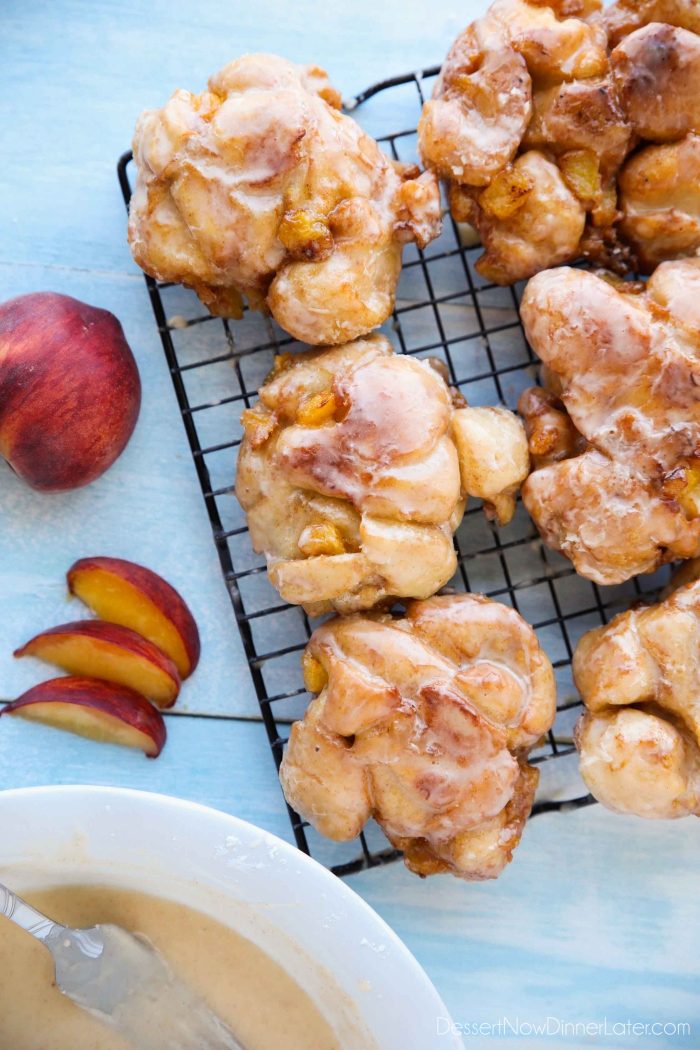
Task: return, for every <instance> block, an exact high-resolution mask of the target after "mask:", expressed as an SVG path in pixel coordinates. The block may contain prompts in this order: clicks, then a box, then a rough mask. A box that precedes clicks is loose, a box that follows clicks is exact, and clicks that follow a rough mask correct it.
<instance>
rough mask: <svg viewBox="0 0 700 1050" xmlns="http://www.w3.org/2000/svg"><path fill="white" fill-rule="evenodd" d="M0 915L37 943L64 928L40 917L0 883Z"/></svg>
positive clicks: (33, 909)
mask: <svg viewBox="0 0 700 1050" xmlns="http://www.w3.org/2000/svg"><path fill="white" fill-rule="evenodd" d="M0 915H6V916H7V918H8V919H11V920H12V922H16V923H17V925H18V926H21V927H22V929H23V930H26V931H27V933H31V935H32V937H36V939H37V940H38V941H45V940H46V938H47V937H49V936H50V934H52V933H53V932H54V931H56V932H57V933H58V932H60V931H61V930H63V929H64V928H65V927H63V926H61V925H60V924H59V923H57V922H53V920H51V919H48V918H47V917H46V916H45V915H42V913H41V912H40V911H37V910H36V908H32V906H31V904H27V902H26V901H25V900H22V898H21V897H18V896H17V894H16V893H13V892H12V890H11V889H8V887H7V886H4V885H3V884H2V883H1V882H0Z"/></svg>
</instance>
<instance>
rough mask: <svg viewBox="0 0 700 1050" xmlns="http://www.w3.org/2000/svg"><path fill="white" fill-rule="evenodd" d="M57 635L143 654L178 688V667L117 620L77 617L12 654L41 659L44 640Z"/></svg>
mask: <svg viewBox="0 0 700 1050" xmlns="http://www.w3.org/2000/svg"><path fill="white" fill-rule="evenodd" d="M57 635H58V636H63V637H64V638H67V639H69V638H75V637H77V636H82V637H84V638H94V639H95V640H96V641H97V642H98V643H100V642H101V643H103V644H104V645H108V646H112V647H114V648H117V649H123V650H124V652H125V653H129V654H131V655H133V656H138V657H141V658H142V659H144V660H147V661H148V662H149V663H151V664H153V665H154V667H157V668H158V669H159V670H160V671H162V672H163V674H165V675H167V676H168V677H170V678H171V679H172V681H173V685H174V687H175V691H176V693H177V690H178V689H179V686H180V675H179V674H178V671H177V667H176V666H175V664H174V663H173V661H172V660H171V659H170V657H169V656H168V655H167V654H166V653H164V652H163V650H162V649H159V648H158V646H157V645H154V644H153V642H149V641H148V639H147V638H142V637H141V635H140V634H137V632H136V631H132V630H131V629H130V628H129V627H121V626H120V625H119V624H116V623H107V622H106V621H105V620H75V621H74V622H72V623H62V624H60V625H59V626H58V627H51V628H49V630H47V631H42V632H41V633H40V634H36V635H35V636H34V637H33V638H30V639H29V641H28V642H25V644H24V645H23V646H21V647H20V648H19V649H15V651H14V653H13V656H17V657H21V656H36V657H37V658H38V659H39V660H42V659H43V656H42V651H41V648H42V647H41V643H42V641H43V639H44V638H51V637H56V636H57ZM175 699H176V696H174V697H173V699H172V703H171V704H170V705H169V706H171V707H172V704H174V703H175ZM161 706H162V705H161Z"/></svg>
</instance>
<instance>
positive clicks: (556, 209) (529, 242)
mask: <svg viewBox="0 0 700 1050" xmlns="http://www.w3.org/2000/svg"><path fill="white" fill-rule="evenodd" d="M608 56H609V52H608V45H607V34H606V30H605V27H604V24H603V20H602V15H601V4H600V2H599V0H573V2H570V3H557V2H554V0H553V2H550V3H547V2H544V3H529V2H527V0H495V2H494V3H493V4H492V5H491V7H490V8H489V9H488V11H487V12H486V14H485V15H484V16H483V17H482V18H480V19H477V20H476V21H475V22H473V23H472V24H471V25H470V26H468V27H467V29H466V30H465V31H464V33H462V34H461V36H459V37H458V38H457V40H456V41H455V43H454V44H453V46H452V48H451V50H450V52H449V54H448V55H447V58H446V60H445V63H444V65H443V68H442V72H441V74H440V77H439V79H438V81H437V83H436V86H435V90H434V92H433V97H432V99H431V100H430V101H428V102H427V103H426V104H425V106H424V108H423V113H422V116H421V120H420V123H419V127H418V134H419V146H420V151H421V156H422V157H423V160H424V162H425V164H426V165H427V166H428V167H431V168H433V169H434V170H436V171H437V172H438V174H439V175H441V176H442V177H443V178H445V179H446V180H447V183H448V194H449V200H450V206H451V210H452V214H453V217H454V218H455V219H456V220H457V221H458V222H468V223H471V224H472V225H473V226H475V227H476V229H477V231H478V234H479V236H480V238H481V241H482V243H483V244H484V247H485V249H486V250H485V252H484V255H483V256H482V257H481V258H480V259H479V260H478V262H477V269H478V270H479V272H480V273H481V274H482V275H483V276H484V277H486V278H487V279H488V280H491V281H494V282H496V283H497V284H507V283H511V282H513V281H516V280H519V279H521V278H526V277H530V276H531V275H532V274H534V273H537V272H538V270H542V269H545V268H547V267H549V266H554V265H556V264H557V263H560V262H567V261H569V260H570V259H573V258H576V257H577V256H578V255H581V254H583V253H586V254H589V255H591V256H592V255H594V254H597V255H598V256H599V257H602V256H603V255H605V257H606V261H607V259H608V257H613V258H615V261H616V262H617V263H618V264H619V265H620V266H622V265H624V264H625V262H626V258H625V253H624V250H623V249H622V248H619V250H618V251H617V253H616V254H615V252H614V249H615V248H616V247H618V246H617V245H616V243H614V242H615V237H614V235H613V234H612V233H610V229H611V228H612V225H613V223H614V222H615V220H616V218H617V217H618V216H617V208H616V196H615V189H614V179H615V174H616V171H617V169H618V168H619V166H620V164H621V163H622V161H623V160H624V157H625V156H626V154H627V151H628V150H629V147H630V143H631V129H630V126H629V122H628V121H627V119H626V117H625V115H624V113H623V112H622V110H621V109H620V107H619V105H618V103H617V98H616V95H615V92H614V91H613V90H612V85H611V82H610V75H609V73H610V70H609V57H608ZM589 226H592V227H595V228H601V229H602V230H605V231H606V232H605V235H604V236H603V235H601V236H599V237H598V238H597V239H596V238H595V237H592V236H589V237H586V230H587V228H588V227H589ZM598 242H600V244H599V246H598ZM618 257H619V258H618Z"/></svg>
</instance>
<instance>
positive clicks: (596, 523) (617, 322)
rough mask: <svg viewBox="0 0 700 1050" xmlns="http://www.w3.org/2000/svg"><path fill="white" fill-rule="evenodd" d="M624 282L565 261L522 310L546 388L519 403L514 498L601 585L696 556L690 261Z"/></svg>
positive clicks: (698, 451) (697, 458)
mask: <svg viewBox="0 0 700 1050" xmlns="http://www.w3.org/2000/svg"><path fill="white" fill-rule="evenodd" d="M628 287H630V286H629V285H625V284H618V285H617V286H614V285H613V284H611V283H609V282H608V281H606V280H603V279H602V278H600V277H598V276H595V275H594V274H592V273H587V272H584V271H581V270H575V269H569V268H567V267H564V268H561V269H555V270H548V271H545V272H543V273H541V274H538V275H537V276H536V277H534V278H532V280H531V281H530V282H529V283H528V285H527V287H526V289H525V293H524V295H523V299H522V304H521V316H522V320H523V325H524V328H525V332H526V334H527V337H528V339H529V341H530V344H531V346H532V348H533V350H534V351H535V353H536V354H537V355H538V356H539V358H540V359H541V360H542V362H543V363H544V365H545V369H544V374H543V381H544V383H545V387H546V388H547V389H545V390H530V391H526V392H525V393H524V394H523V395H522V397H521V401H520V405H519V408H520V411H521V413H522V414H523V416H524V417H525V421H526V427H527V430H528V437H529V445H530V452H531V455H532V457H533V464H534V468H535V469H534V471H533V473H532V474H531V475H530V477H529V478H528V480H527V481H526V482H525V484H524V485H523V490H522V495H523V502H524V504H525V506H526V507H527V509H528V511H529V512H530V514H531V515H532V517H533V518H534V520H535V523H536V524H537V527H538V529H539V530H540V533H541V534H542V537H543V538H544V540H545V542H546V543H547V544H548V545H549V546H550V547H553V548H554V549H555V550H559V551H561V552H562V553H563V554H565V555H566V556H567V557H569V558H570V559H571V561H572V562H573V564H574V566H575V568H576V570H577V572H579V573H581V575H583V576H586V577H588V578H589V579H591V580H594V581H595V582H597V583H602V584H613V583H620V582H621V581H623V580H626V579H629V578H630V577H631V576H634V575H636V574H638V573H642V572H652V571H653V570H654V569H656V568H657V567H658V566H659V565H661V564H662V563H664V562H666V561H670V560H672V559H674V558H690V557H693V556H694V555H696V554H698V553H700V354H699V351H700V294H699V293H700V259H685V260H679V261H676V262H667V263H664V264H663V265H662V266H660V267H659V268H658V270H657V271H656V272H655V274H654V275H653V277H652V278H651V279H650V281H649V282H648V284H647V286H646V290H645V291H640V290H639V287H640V286H638V285H635V286H631V287H632V289H633V290H631V291H626V289H627V288H628ZM642 287H643V286H642Z"/></svg>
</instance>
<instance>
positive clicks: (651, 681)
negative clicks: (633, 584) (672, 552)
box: [574, 563, 700, 819]
mask: <svg viewBox="0 0 700 1050" xmlns="http://www.w3.org/2000/svg"><path fill="white" fill-rule="evenodd" d="M689 564H691V563H689ZM697 574H698V573H697V571H696V573H695V575H696V576H697ZM699 651H700V582H698V581H697V579H696V580H695V581H694V582H690V583H687V584H686V585H685V586H682V587H680V588H679V589H678V590H676V591H674V592H673V593H672V594H671V595H670V596H669V597H667V598H666V599H665V600H664V601H662V602H659V604H657V605H651V606H641V607H638V608H634V609H630V610H629V611H628V612H625V613H622V614H621V615H619V616H616V617H615V619H614V620H612V622H611V623H609V624H608V625H607V626H606V627H599V628H597V629H596V630H594V631H589V632H588V633H587V634H585V635H584V636H583V638H582V639H581V641H580V642H579V644H578V647H577V649H576V653H575V656H574V678H575V681H576V684H577V686H578V688H579V690H580V693H581V696H582V698H583V701H584V703H585V705H586V712H585V714H584V715H583V716H582V717H581V719H580V721H579V723H578V725H577V727H576V734H575V737H576V745H577V747H578V750H579V752H580V769H581V775H582V776H583V779H584V780H585V782H586V784H587V786H588V788H589V790H590V791H591V793H592V794H593V795H594V796H595V797H596V798H597V799H598V801H599V802H602V803H603V804H604V805H605V806H607V807H608V808H609V809H613V810H616V811H618V812H620V813H633V814H636V815H637V816H639V817H651V818H654V817H655V818H667V819H668V818H673V817H684V816H688V815H690V814H696V815H700V704H699V701H698V697H699V696H700V679H699V677H698V652H699Z"/></svg>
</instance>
